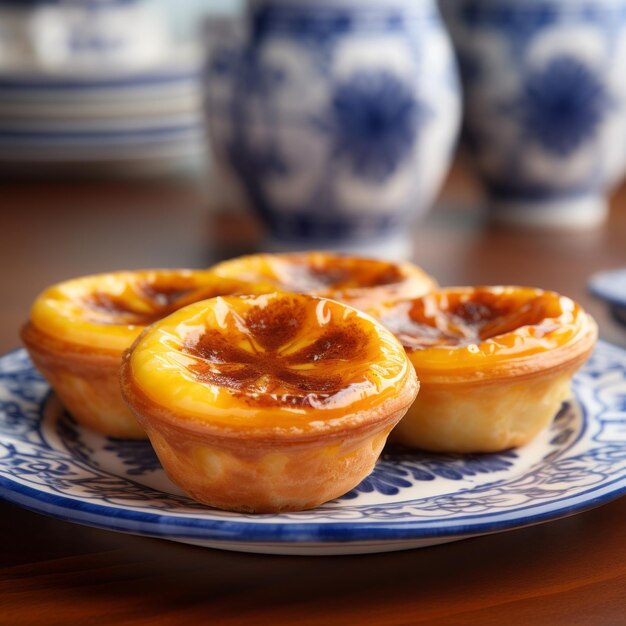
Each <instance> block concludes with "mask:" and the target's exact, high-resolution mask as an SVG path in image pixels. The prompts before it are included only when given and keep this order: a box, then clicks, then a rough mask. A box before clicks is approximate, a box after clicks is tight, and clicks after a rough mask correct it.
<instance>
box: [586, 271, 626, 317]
mask: <svg viewBox="0 0 626 626" xmlns="http://www.w3.org/2000/svg"><path fill="white" fill-rule="evenodd" d="M589 290H590V291H591V293H592V294H593V295H594V296H596V297H598V298H600V299H601V300H604V301H605V302H606V303H607V304H608V305H609V308H610V311H611V313H612V315H613V317H614V319H615V320H617V321H618V322H619V323H620V324H622V325H623V326H624V327H626V267H624V268H622V269H618V270H611V271H607V272H598V273H597V274H594V275H593V276H592V277H591V279H590V280H589Z"/></svg>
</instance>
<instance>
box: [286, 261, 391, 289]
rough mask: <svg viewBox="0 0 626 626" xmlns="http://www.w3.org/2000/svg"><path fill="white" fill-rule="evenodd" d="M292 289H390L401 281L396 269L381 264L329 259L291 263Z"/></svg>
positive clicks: (386, 264) (383, 263) (389, 265)
mask: <svg viewBox="0 0 626 626" xmlns="http://www.w3.org/2000/svg"><path fill="white" fill-rule="evenodd" d="M291 274H292V275H291V280H290V281H289V282H290V283H291V284H292V285H294V286H296V287H297V288H298V290H300V291H302V290H307V289H309V290H330V291H334V290H338V291H341V290H344V289H360V288H364V287H379V286H382V285H392V284H395V283H399V282H401V281H402V280H403V275H402V273H401V272H400V270H399V268H398V267H397V266H396V265H394V264H392V263H385V262H382V261H364V260H362V259H361V260H359V262H358V263H356V262H355V261H353V260H351V259H329V260H325V262H324V263H319V264H317V265H314V264H312V265H307V264H305V263H294V265H293V267H292V270H291Z"/></svg>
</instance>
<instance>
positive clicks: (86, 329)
mask: <svg viewBox="0 0 626 626" xmlns="http://www.w3.org/2000/svg"><path fill="white" fill-rule="evenodd" d="M255 289H262V286H259V285H256V286H252V285H248V284H247V283H242V282H241V281H236V280H230V279H223V278H220V277H217V276H215V275H213V274H211V273H210V272H208V271H193V270H144V271H135V272H115V273H110V274H98V275H94V276H87V277H83V278H77V279H74V280H69V281H66V282H63V283H59V284H57V285H54V286H52V287H50V288H49V289H47V290H46V291H44V292H43V293H42V294H41V295H40V296H39V297H38V298H37V300H36V301H35V303H34V305H33V307H32V309H31V317H30V321H29V322H28V323H27V324H26V326H25V327H24V328H23V330H22V340H23V341H24V343H25V345H26V347H27V349H28V351H29V353H30V355H31V358H32V359H33V362H34V363H35V365H36V367H37V368H38V369H39V371H41V373H42V374H43V375H44V376H45V377H46V379H47V380H48V382H49V383H50V384H51V386H52V387H53V388H54V390H55V392H56V393H57V395H58V396H59V398H60V400H61V402H62V403H63V404H64V405H65V407H66V408H67V409H68V410H69V411H70V413H72V415H73V416H74V417H75V418H76V419H77V421H79V422H80V423H82V424H84V425H86V426H89V427H90V428H93V429H94V430H97V431H99V432H101V433H104V434H106V435H110V436H114V437H133V438H135V437H145V433H144V431H143V429H142V428H141V427H140V426H139V425H138V424H137V422H136V420H135V418H134V417H133V415H132V414H131V413H130V411H129V410H128V407H127V406H126V404H125V402H124V401H123V400H122V397H121V394H120V389H119V366H120V363H121V357H122V353H123V351H124V350H125V349H126V348H128V347H129V346H130V345H131V344H132V342H133V341H134V340H135V338H136V337H137V336H138V335H139V333H140V332H141V331H142V330H143V329H144V328H145V327H146V326H147V325H149V324H151V323H153V322H154V321H156V320H158V319H160V318H162V317H164V316H166V315H168V314H169V313H171V312H173V311H175V310H176V309H178V308H180V307H181V306H184V305H186V304H189V303H190V302H194V301H197V300H201V299H203V298H206V297H212V296H215V295H223V294H231V293H249V292H254V293H258V291H255ZM265 291H267V288H265Z"/></svg>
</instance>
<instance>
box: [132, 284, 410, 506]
mask: <svg viewBox="0 0 626 626" xmlns="http://www.w3.org/2000/svg"><path fill="white" fill-rule="evenodd" d="M121 381H122V391H123V394H124V397H125V399H126V401H127V402H128V404H129V406H130V407H131V408H132V409H133V411H134V412H135V414H136V415H137V419H138V420H139V422H140V423H141V424H142V426H143V427H144V428H145V429H146V432H147V433H148V435H149V437H150V439H151V441H152V444H153V446H154V448H155V450H156V452H157V454H158V455H159V458H160V460H161V462H162V464H163V466H164V468H165V469H166V471H167V472H168V474H169V476H170V477H171V478H172V480H173V481H174V482H176V483H177V484H178V485H179V486H180V487H181V488H182V489H184V490H185V491H186V492H187V493H189V494H190V495H191V496H192V497H193V498H195V499H196V500H199V501H200V502H204V503H206V504H209V505H212V506H216V507H219V508H224V509H229V510H237V511H252V512H277V511H286V510H302V509H306V508H312V507H315V506H317V505H318V504H320V503H322V502H326V501H327V500H330V499H332V498H335V497H337V496H339V495H342V494H343V493H345V492H346V491H349V490H350V489H351V488H352V487H354V486H355V485H356V484H358V483H359V482H360V481H361V480H362V479H363V478H364V477H365V476H367V474H369V472H370V471H371V470H372V468H373V466H374V463H375V462H376V460H377V458H378V456H379V454H380V452H381V450H382V447H383V446H384V444H385V441H386V439H387V435H388V433H389V431H390V430H391V428H393V426H394V425H395V424H396V423H397V422H398V421H399V420H400V418H401V417H402V415H404V412H405V411H406V409H407V407H408V406H409V405H410V404H411V402H413V399H414V398H415V395H416V394H417V390H418V383H417V379H416V377H415V372H414V371H413V368H412V367H411V365H410V363H409V361H408V359H407V358H406V354H405V352H404V350H403V348H402V346H401V345H400V344H399V343H398V342H397V340H396V339H395V338H394V337H393V335H392V334H391V333H389V332H388V331H387V330H385V329H384V328H383V327H382V326H380V325H379V324H377V323H376V322H375V321H374V320H373V319H371V318H370V317H368V316H367V315H365V314H363V313H360V312H358V311H356V310H355V309H352V308H350V307H347V306H344V305H343V304H340V303H338V302H334V301H331V300H326V299H323V298H315V297H310V296H304V295H297V294H287V293H274V294H268V295H261V296H241V297H226V298H215V299H211V300H207V301H204V302H200V303H197V304H193V305H190V306H188V307H185V308H184V309H181V310H180V311H178V312H176V313H174V314H172V315H171V316H169V317H168V318H165V319H164V320H161V321H160V322H158V323H156V324H155V325H153V326H152V327H150V328H149V329H147V330H146V331H145V332H144V333H143V334H142V336H141V337H140V338H139V339H138V340H137V341H136V342H135V344H134V346H133V347H132V349H131V350H129V351H127V352H126V354H125V357H124V363H123V366H122V370H121Z"/></svg>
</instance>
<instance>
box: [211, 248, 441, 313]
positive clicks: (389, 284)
mask: <svg viewBox="0 0 626 626" xmlns="http://www.w3.org/2000/svg"><path fill="white" fill-rule="evenodd" d="M211 269H212V270H213V271H215V273H216V274H218V275H220V276H224V277H225V278H238V279H240V280H246V281H268V282H271V283H273V284H274V285H275V286H276V288H277V289H278V290H282V291H291V292H295V293H306V294H309V295H314V296H322V297H324V298H331V299H332V300H338V301H339V302H343V303H345V304H349V305H351V306H354V307H356V308H358V309H362V310H366V309H367V308H369V307H370V306H374V305H376V304H379V303H383V302H391V301H395V300H400V299H406V298H417V297H418V296H421V295H423V294H425V293H427V292H428V291H430V290H431V289H434V288H435V287H436V286H437V283H436V282H435V280H434V279H433V278H432V277H430V276H429V275H428V274H426V273H425V272H424V271H423V270H421V269H420V268H419V267H417V266H416V265H413V264H412V263H393V262H390V261H382V260H377V259H363V258H357V257H350V256H343V255H340V254H333V253H330V252H304V253H292V254H256V255H250V256H243V257H239V258H236V259H232V260H230V261H224V262H222V263H219V264H218V265H216V266H214V267H213V268H211Z"/></svg>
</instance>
